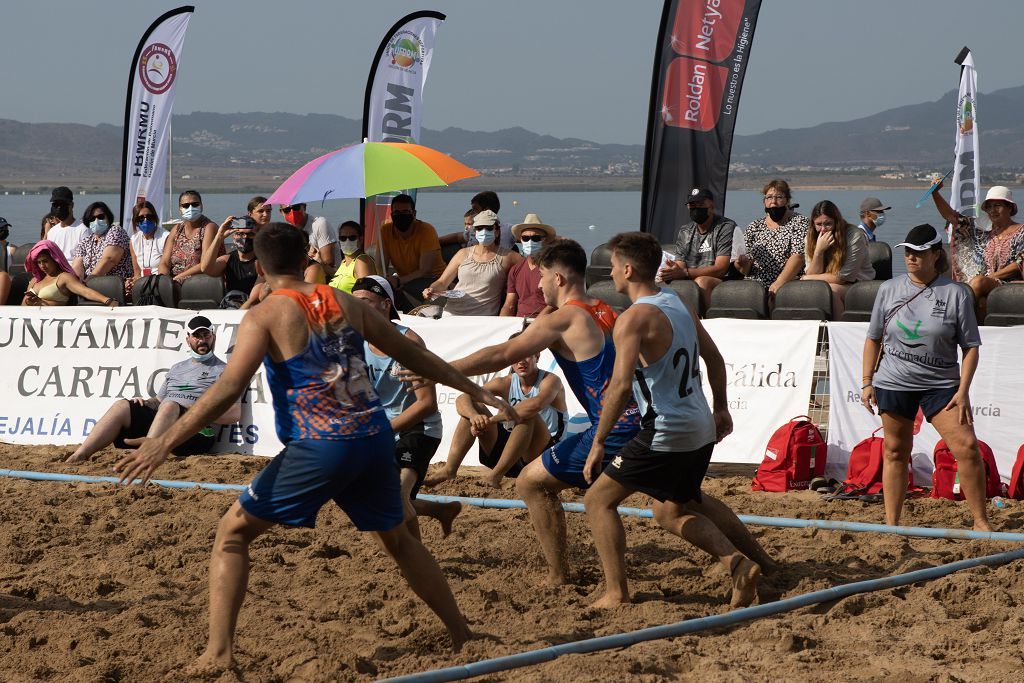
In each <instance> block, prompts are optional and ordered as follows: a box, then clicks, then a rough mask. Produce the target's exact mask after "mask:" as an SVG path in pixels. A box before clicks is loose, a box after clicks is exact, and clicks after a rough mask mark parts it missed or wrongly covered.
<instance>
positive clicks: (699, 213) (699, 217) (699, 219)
mask: <svg viewBox="0 0 1024 683" xmlns="http://www.w3.org/2000/svg"><path fill="white" fill-rule="evenodd" d="M710 215H711V210H710V209H708V208H707V207H706V206H698V207H695V208H692V209H690V220H691V221H693V222H694V223H697V224H699V225H703V224H704V221H706V220H707V219H708V216H710Z"/></svg>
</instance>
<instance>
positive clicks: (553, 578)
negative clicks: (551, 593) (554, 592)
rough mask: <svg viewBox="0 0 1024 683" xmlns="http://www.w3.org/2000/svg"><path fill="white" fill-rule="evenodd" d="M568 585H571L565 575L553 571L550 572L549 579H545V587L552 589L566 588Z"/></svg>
mask: <svg viewBox="0 0 1024 683" xmlns="http://www.w3.org/2000/svg"><path fill="white" fill-rule="evenodd" d="M567 583H569V577H567V576H566V575H565V574H562V573H559V572H553V571H551V570H548V575H547V578H545V579H544V585H545V586H548V587H550V588H557V587H559V586H564V585H565V584H567Z"/></svg>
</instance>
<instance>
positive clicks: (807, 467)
mask: <svg viewBox="0 0 1024 683" xmlns="http://www.w3.org/2000/svg"><path fill="white" fill-rule="evenodd" d="M826 451H827V447H826V445H825V439H823V438H822V437H821V432H819V431H818V428H817V427H815V426H814V423H812V422H811V418H810V417H808V416H807V415H801V416H799V417H794V418H793V419H792V420H790V421H789V422H787V423H786V424H784V425H782V426H781V427H779V428H778V429H776V430H775V433H774V434H772V438H771V439H770V440H769V441H768V447H767V448H766V449H765V453H764V461H763V462H762V463H761V466H760V467H758V468H757V474H755V475H754V480H753V481H752V482H751V483H750V488H751V489H753V490H754V491H776V492H779V491H792V490H794V489H806V488H807V487H808V486H809V485H810V483H811V479H814V478H815V477H820V476H822V475H823V474H825V456H826Z"/></svg>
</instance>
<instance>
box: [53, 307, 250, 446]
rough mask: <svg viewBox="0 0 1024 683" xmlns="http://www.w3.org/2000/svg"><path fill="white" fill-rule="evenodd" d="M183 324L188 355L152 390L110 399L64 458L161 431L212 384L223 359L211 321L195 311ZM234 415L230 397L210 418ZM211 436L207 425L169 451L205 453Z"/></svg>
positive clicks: (233, 418)
mask: <svg viewBox="0 0 1024 683" xmlns="http://www.w3.org/2000/svg"><path fill="white" fill-rule="evenodd" d="M186 329H187V331H188V336H187V337H186V338H185V348H186V349H187V351H188V355H189V357H188V358H186V359H185V360H183V361H180V362H178V363H175V364H174V365H172V366H171V367H170V369H169V370H167V375H166V376H165V378H164V383H163V386H162V387H160V391H159V392H157V395H156V396H153V397H151V398H141V397H136V398H133V399H131V400H129V399H119V400H117V401H115V402H114V405H112V406H111V407H110V409H109V410H107V412H106V413H105V414H104V415H103V417H101V418H100V420H99V422H97V423H96V426H94V427H93V428H92V431H91V432H89V436H88V437H86V439H85V442H84V443H82V445H81V446H79V447H78V449H77V450H76V451H75V452H74V453H72V454H71V456H70V457H68V459H67V462H81V461H83V460H88V459H89V458H90V457H92V455H93V454H94V453H96V452H97V451H99V450H101V449H103V448H106V447H107V446H109V445H110V444H114V446H116V447H117V448H134V446H133V445H132V444H131V443H128V442H127V441H126V440H132V439H139V438H141V437H144V436H148V437H154V436H159V435H160V434H163V433H164V432H166V431H167V430H168V429H169V428H170V427H171V425H173V424H174V423H175V421H177V420H178V418H179V417H181V416H182V415H184V414H185V412H186V411H187V410H188V409H189V408H190V407H192V405H193V404H194V403H195V402H196V401H198V400H199V397H200V396H202V395H203V393H204V392H205V391H206V390H207V389H209V388H210V387H211V386H213V383H214V382H216V381H217V379H218V378H219V377H220V375H221V373H222V372H224V368H225V367H226V364H225V363H224V361H222V360H221V359H220V358H217V356H215V355H213V348H214V345H215V344H216V343H217V335H216V333H214V331H213V325H212V324H211V323H210V319H209V318H207V317H206V316H202V315H197V316H195V317H194V318H192V319H191V320H189V321H188V325H187V328H186ZM240 419H242V405H241V404H240V403H235V404H233V405H232V406H231V407H230V408H228V409H227V410H226V411H224V414H223V415H221V416H220V417H219V418H217V419H216V420H215V421H214V424H234V423H235V422H238V421H239V420H240ZM216 440H217V430H216V428H214V427H213V426H212V425H209V426H207V427H205V428H203V429H201V430H200V431H199V432H197V433H196V434H195V435H193V436H192V437H191V438H189V439H188V440H187V441H185V442H184V443H182V444H181V445H180V446H177V447H175V448H174V449H173V451H172V452H173V453H174V454H175V455H179V456H184V455H198V454H200V453H209V452H210V449H212V448H213V444H214V442H215V441H216Z"/></svg>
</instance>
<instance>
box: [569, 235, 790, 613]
mask: <svg viewBox="0 0 1024 683" xmlns="http://www.w3.org/2000/svg"><path fill="white" fill-rule="evenodd" d="M608 244H609V247H610V248H611V264H612V271H611V275H612V281H613V282H614V283H615V289H616V290H617V291H618V292H619V293H621V294H626V295H628V296H629V299H630V301H632V302H633V305H632V306H630V307H629V308H628V309H626V311H624V312H623V313H622V315H621V316H620V317H619V320H618V323H617V324H616V325H615V330H614V332H613V339H614V342H615V350H616V356H615V370H614V372H613V373H612V378H611V382H610V383H609V384H608V387H607V389H606V390H605V393H604V400H605V405H604V408H605V412H604V414H603V415H602V416H601V420H600V422H599V424H598V425H597V430H596V433H595V435H594V438H593V444H592V445H591V447H590V455H589V457H588V458H587V463H586V467H585V469H584V473H583V474H584V477H585V478H586V480H587V482H588V483H591V484H593V485H592V486H591V488H590V490H589V491H587V495H586V497H585V498H584V505H585V506H586V510H587V517H588V519H589V521H590V526H591V530H592V532H593V534H594V543H595V545H596V546H597V551H598V554H599V555H600V557H601V565H602V568H603V569H604V577H605V593H604V595H603V596H602V597H601V598H600V599H598V601H597V602H596V603H595V604H594V606H595V607H614V606H616V605H619V604H622V603H626V602H629V601H630V597H629V588H628V587H627V584H626V560H625V552H626V534H625V530H624V529H623V528H622V520H621V519H620V518H619V513H618V511H617V507H618V505H619V503H621V502H622V501H623V499H625V498H626V496H628V495H630V494H632V493H634V492H636V491H640V492H642V493H646V494H647V495H649V496H651V497H652V498H654V499H655V500H656V501H657V502H656V503H655V504H654V518H655V519H656V520H657V521H658V524H660V525H661V526H662V527H663V528H664V529H666V530H667V531H669V532H671V533H673V534H675V535H676V536H679V537H680V538H682V539H683V540H685V541H689V542H690V543H692V544H693V545H695V546H697V547H698V548H700V549H701V550H704V551H706V552H708V553H710V554H711V555H712V556H713V557H716V558H718V560H719V561H720V562H721V563H722V565H723V566H724V567H725V568H726V570H727V571H728V572H729V574H730V576H731V577H732V586H733V587H732V601H731V604H732V606H733V607H746V606H747V605H749V604H750V603H751V602H753V601H754V598H755V597H756V596H757V582H758V579H759V577H760V575H761V568H760V567H759V566H758V564H757V563H755V562H754V561H753V560H751V559H749V558H750V557H755V558H757V559H758V560H759V561H761V560H765V561H768V562H770V560H768V558H767V555H766V554H765V552H764V550H762V549H761V547H760V546H759V545H758V544H757V542H756V541H755V540H754V539H753V537H751V535H750V533H749V532H748V531H747V528H746V527H745V526H743V523H742V522H740V520H739V519H738V518H737V517H736V515H735V514H734V513H733V512H732V510H730V509H729V508H728V507H727V506H726V505H725V504H724V503H722V502H721V501H719V500H716V499H715V498H712V497H711V496H709V495H707V494H706V493H705V494H702V493H701V490H700V487H701V482H702V481H703V480H704V475H705V473H706V472H707V469H708V464H709V463H710V462H711V452H712V451H713V450H714V447H715V443H716V442H717V441H720V440H721V439H723V438H724V437H725V436H727V435H728V434H729V433H730V432H732V417H731V416H730V415H729V408H728V403H727V401H726V388H725V387H726V374H725V363H724V361H723V360H722V356H721V354H720V353H719V352H718V348H717V347H716V346H715V343H714V341H712V339H711V337H710V335H708V333H707V332H706V331H705V330H704V327H703V326H702V325H701V324H700V321H699V320H697V319H696V318H695V317H694V316H693V315H692V314H691V313H690V311H689V310H688V309H687V307H686V306H685V305H684V304H683V303H682V301H681V300H680V298H679V296H678V295H677V294H676V293H675V292H673V291H672V290H670V289H661V288H659V287H658V285H656V284H655V283H654V277H655V276H656V275H657V273H658V266H659V265H660V263H661V257H662V250H661V245H660V244H659V243H658V240H657V239H655V238H654V237H653V236H652V235H650V234H649V233H641V232H627V233H622V234H619V235H616V236H615V237H613V238H612V240H611V241H610V242H609V243H608ZM700 358H703V359H704V363H705V364H706V366H707V369H708V382H709V383H710V385H711V392H712V396H713V399H714V413H712V411H711V410H710V409H709V408H708V404H707V400H706V399H705V398H704V391H703V389H702V388H701V373H700V362H699V359H700ZM634 398H636V400H637V403H638V404H639V405H640V411H641V414H642V415H643V418H642V423H641V424H642V426H641V429H640V433H639V434H637V435H636V436H635V437H634V438H633V440H632V441H630V442H629V443H628V444H626V446H625V447H621V448H617V450H618V455H616V457H615V458H614V459H613V460H611V462H610V464H607V465H606V464H605V463H606V462H607V460H606V450H607V446H606V443H607V439H608V438H609V437H610V435H611V434H613V433H614V429H615V426H616V424H615V420H613V419H612V418H611V416H612V415H615V414H616V412H617V411H620V410H622V408H623V407H624V406H626V405H627V404H630V402H631V401H632V400H633V399H634ZM615 443H616V446H618V441H616V442H615ZM602 468H603V472H602ZM599 472H601V474H600V476H598V473H599ZM595 480H596V481H595ZM737 546H738V547H740V548H742V549H743V551H744V552H745V553H747V554H746V555H744V553H743V552H740V550H737Z"/></svg>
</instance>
